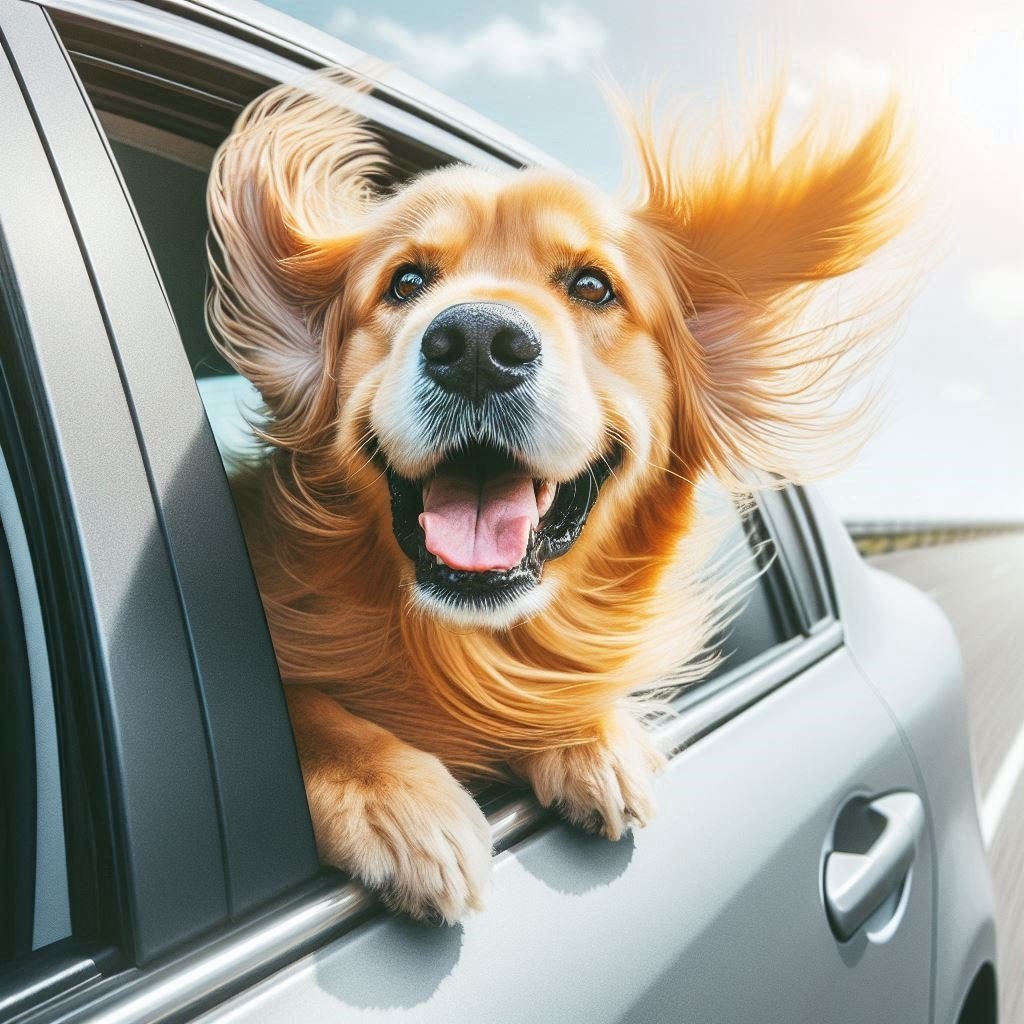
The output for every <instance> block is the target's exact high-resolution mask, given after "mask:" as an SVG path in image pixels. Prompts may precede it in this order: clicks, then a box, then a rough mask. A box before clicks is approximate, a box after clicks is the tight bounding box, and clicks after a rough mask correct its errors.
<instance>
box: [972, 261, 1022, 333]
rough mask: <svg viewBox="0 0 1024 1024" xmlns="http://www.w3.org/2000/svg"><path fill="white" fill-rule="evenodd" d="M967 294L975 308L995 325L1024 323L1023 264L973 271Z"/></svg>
mask: <svg viewBox="0 0 1024 1024" xmlns="http://www.w3.org/2000/svg"><path fill="white" fill-rule="evenodd" d="M967 294H968V297H969V299H970V301H971V304H972V305H973V306H974V307H975V309H977V310H978V311H979V312H981V313H982V314H983V315H984V316H986V317H988V318H989V320H991V321H992V322H993V323H994V324H995V325H996V326H997V327H1008V326H1010V325H1014V324H1021V323H1024V263H1018V264H1016V265H1013V264H1009V265H1004V266H1000V267H990V268H989V269H988V270H982V271H979V272H977V273H975V274H973V275H972V276H971V277H970V278H969V279H968V286H967Z"/></svg>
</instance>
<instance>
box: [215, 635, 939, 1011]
mask: <svg viewBox="0 0 1024 1024" xmlns="http://www.w3.org/2000/svg"><path fill="white" fill-rule="evenodd" d="M914 784H915V778H914V773H913V768H912V765H911V764H910V761H909V759H908V758H907V756H906V754H905V753H904V751H903V750H902V748H901V745H900V743H899V739H898V736H897V734H896V730H895V729H894V728H893V726H892V723H891V721H890V720H889V718H888V716H887V714H886V713H885V710H884V709H883V708H882V707H881V705H880V704H879V702H878V701H877V698H876V697H875V695H874V694H873V693H872V691H871V690H870V688H869V687H868V686H867V685H866V684H865V682H864V680H863V679H862V678H861V677H860V674H859V673H858V672H857V670H856V669H855V668H854V667H853V665H852V664H851V663H850V661H849V655H848V654H847V653H846V652H845V651H844V650H842V649H840V650H837V651H835V652H833V653H832V654H830V655H828V656H827V657H826V658H825V659H823V660H822V661H820V662H819V663H818V664H816V665H814V666H813V667H812V668H810V669H808V670H806V671H805V672H804V673H802V674H801V676H800V677H799V678H798V679H795V680H792V681H791V682H789V683H787V684H785V685H783V686H781V687H779V688H778V689H777V690H776V691H775V692H773V693H772V694H770V695H769V696H767V697H765V698H764V699H763V700H761V701H760V702H758V703H757V704H755V705H754V706H753V707H751V708H749V709H748V710H746V711H744V712H743V713H742V714H741V715H739V716H737V717H735V718H734V719H732V720H731V721H729V722H728V723H727V724H725V725H723V726H720V727H719V728H718V729H716V730H714V731H713V732H711V733H709V734H708V735H707V736H705V737H704V738H703V739H701V740H699V741H698V742H697V743H695V744H693V745H692V746H690V747H688V748H687V749H686V750H685V751H683V752H682V753H681V754H679V755H678V756H677V757H676V758H674V759H673V761H672V762H671V764H670V766H669V768H668V770H667V771H666V772H665V774H664V776H663V777H662V778H661V779H660V780H659V783H658V787H657V796H658V800H659V804H660V814H659V816H658V818H657V819H656V820H655V821H654V822H653V823H652V824H650V825H649V826H648V827H647V828H646V829H644V830H643V831H642V832H640V833H639V834H637V835H636V837H635V839H629V838H627V839H624V840H622V841H620V842H619V843H608V842H607V841H605V840H603V839H600V838H596V837H590V836H585V835H582V834H580V833H578V832H576V831H575V830H572V829H570V828H568V827H567V826H565V825H562V824H552V825H550V826H549V827H547V828H546V829H545V830H544V831H542V832H541V833H539V834H537V835H534V836H532V837H530V838H529V839H528V840H526V841H525V842H523V843H521V844H519V845H518V846H516V847H515V848H514V849H513V850H510V851H509V852H507V853H505V854H503V855H502V856H501V857H500V858H499V859H498V862H497V864H496V871H495V879H494V887H493V891H492V893H491V896H490V899H489V901H488V906H487V909H486V910H485V911H484V912H483V913H481V914H477V915H474V916H472V917H471V918H469V919H468V920H467V921H466V922H465V923H464V924H463V925H462V926H461V927H460V928H456V929H438V928H430V927H425V926H419V925H413V924H410V923H409V922H407V921H404V920H402V919H399V918H382V919H378V920H376V921H374V922H372V923H371V924H369V925H367V926H365V927H364V928H363V929H361V930H360V931H359V932H357V933H355V934H353V935H351V936H348V937H346V938H345V939H343V940H341V941H340V942H338V943H335V944H332V945H330V946H327V947H325V948H323V949H319V950H317V951H316V952H315V953H312V954H310V955H309V956H307V957H305V958H304V959H303V960H301V961H299V962H297V963H296V964H295V965H293V966H292V967H289V968H287V969H286V970H285V971H283V972H281V973H280V974H278V975H275V976H273V977H271V978H269V979H268V980H267V981H265V982H263V983H262V984H260V985H258V986H256V987H254V988H253V989H252V990H250V991H249V992H247V993H245V994H244V995H241V996H238V997H236V998H235V999H234V1000H232V1001H229V1002H228V1003H226V1004H225V1005H224V1006H223V1007H221V1008H218V1009H217V1010H214V1011H211V1012H210V1013H209V1014H207V1015H204V1016H203V1017H201V1018H200V1019H201V1020H202V1021H204V1022H210V1024H212V1022H214V1021H217V1022H235V1021H243V1020H259V1021H265V1022H282V1024H283V1022H286V1021H292V1020H295V1019H302V1020H303V1021H307V1022H310V1024H313V1022H317V1021H328V1020H338V1019H344V1020H352V1021H359V1020H374V1021H391V1020H408V1021H417V1020H422V1021H441V1020H443V1021H451V1022H456V1021H458V1022H461V1021H466V1022H469V1021H480V1020H509V1021H513V1020H514V1021H522V1022H528V1021H537V1022H542V1021H551V1020H585V1021H589V1022H595V1024H596V1022H612V1021H654V1020H676V1019H681V1020H687V1021H694V1022H698V1021H707V1022H712V1021H714V1022H722V1021H729V1022H730V1024H743V1022H751V1024H753V1022H758V1024H762V1022H764V1021H773V1022H774V1021H779V1022H782V1021H785V1022H787V1024H803V1022H807V1024H811V1022H814V1024H818V1022H820V1021H823V1020H827V1021H829V1022H834V1024H841V1022H845V1021H850V1022H853V1021H878V1020H899V1021H901V1022H902V1024H911V1022H914V1021H927V1020H928V1019H929V1015H928V1004H929V985H930V971H929V964H930V959H931V903H932V889H931V877H930V876H931V857H930V851H929V849H928V847H927V844H923V845H922V848H921V849H920V850H919V851H918V858H917V860H916V861H915V865H914V868H913V878H912V882H911V885H910V893H909V900H908V904H907V906H906V908H905V911H904V918H903V920H902V921H901V923H900V925H899V927H898V928H897V929H896V932H895V934H894V935H893V936H892V937H891V938H889V939H888V941H885V942H880V943H879V942H873V941H870V940H868V939H867V938H866V937H865V935H864V933H863V932H862V933H860V934H859V935H858V936H857V937H856V938H855V939H854V940H853V941H852V942H850V943H848V944H841V943H838V942H836V940H835V939H834V937H833V935H832V933H831V931H830V929H829V925H828V921H827V919H826V915H825V909H824V906H823V904H822V898H821V890H820V876H821V857H822V850H823V846H824V844H825V841H826V839H827V837H828V835H829V832H830V829H831V826H832V824H833V821H834V818H835V816H836V814H837V813H838V811H839V809H840V807H841V805H842V803H843V802H844V801H845V798H846V797H848V796H853V795H855V794H858V793H868V794H875V793H884V792H889V791H892V790H896V789H902V788H912V787H913V786H914Z"/></svg>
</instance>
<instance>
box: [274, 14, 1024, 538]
mask: <svg viewBox="0 0 1024 1024" xmlns="http://www.w3.org/2000/svg"><path fill="white" fill-rule="evenodd" d="M271 6H274V7H277V8H279V9H281V10H283V11H286V12H287V13H289V14H291V15H293V16H294V17H298V18H300V19H302V20H304V21H307V22H309V23H310V24H313V25H316V26H317V27H318V28H322V29H326V30H327V31H330V32H332V33H333V34H335V35H336V36H338V37H339V38H341V39H343V40H344V41H345V42H347V43H350V44H351V45H353V46H355V47H358V48H359V49H361V50H364V51H366V52H367V53H370V54H373V55H374V56H377V57H380V58H382V59H384V60H386V61H388V62H390V63H392V64H395V65H397V66H398V67H400V68H401V69H402V70H403V71H406V72H408V73H409V74H411V75H413V76H415V77H416V78H419V79H420V80H421V81H424V82H426V83H428V84H430V85H431V86H433V87H434V88H436V89H439V90H440V91H441V92H443V93H446V94H448V95H449V96H452V97H453V98H455V99H457V100H459V101H460V102H462V103H464V104H466V105H467V106H469V107H471V108H473V109H474V110H477V111H478V112H480V113H481V114H484V115H485V116H487V117H489V118H490V119H491V120H493V121H495V122H497V123H498V124H500V125H502V126H503V127H504V128H507V129H509V130H511V131H513V132H515V133H516V134H518V135H520V136H521V137H523V138H524V139H526V140H528V141H529V142H531V143H533V144H534V145H536V146H538V147H539V148H540V149H542V150H544V151H546V152H547V153H549V154H550V155H551V156H553V157H555V158H556V159H558V160H560V161H561V162H562V163H564V164H566V165H567V166H569V167H571V168H572V169H573V170H574V171H576V172H578V173H580V174H582V175H584V176H585V177H587V178H590V179H591V180H593V181H595V182H597V183H598V184H599V185H601V186H603V187H605V188H607V189H609V190H614V189H615V188H616V187H617V186H618V184H619V183H620V180H621V177H622V168H623V146H622V142H621V139H620V137H619V135H618V133H617V129H616V126H615V122H614V120H613V118H612V117H611V115H610V114H609V112H608V110H607V108H606V106H605V103H604V100H603V99H602V93H601V89H600V86H599V76H601V75H609V74H610V75H611V76H612V77H613V78H614V79H615V80H616V81H617V82H618V83H619V84H620V85H621V86H622V87H623V88H624V89H625V90H626V92H627V93H628V94H631V95H635V96H639V95H641V94H642V93H643V91H644V89H645V88H646V87H647V86H649V85H650V84H651V83H652V82H654V81H657V82H658V84H659V91H660V94H661V95H663V96H680V97H684V98H685V99H686V101H687V103H688V104H689V105H696V106H698V107H701V106H703V107H704V108H705V109H715V110H717V109H719V108H723V100H724V101H729V100H730V99H731V100H732V101H733V106H732V108H731V109H733V110H735V111H736V112H737V114H740V113H741V112H742V110H743V102H742V100H743V97H744V96H745V95H747V93H745V92H744V91H743V82H744V81H749V79H750V69H751V68H752V67H762V68H768V69H770V70H776V69H781V70H784V71H785V74H786V79H787V82H788V85H787V88H786V100H785V116H786V117H787V118H788V119H790V121H792V122H793V123H796V122H797V120H798V119H799V117H800V114H801V112H803V111H806V110H807V109H808V108H809V106H810V104H811V103H812V102H813V98H814V97H815V96H817V95H819V94H821V92H822V91H823V90H824V91H826V92H827V95H828V96H829V97H830V100H831V99H834V100H835V101H836V102H837V103H838V104H841V105H842V107H843V109H851V110H867V109H869V108H870V107H872V106H873V104H874V103H875V102H880V101H881V99H882V98H883V97H884V96H885V95H887V94H888V92H889V91H890V90H891V89H893V88H894V87H895V89H896V90H897V91H898V94H899V96H900V97H901V101H902V103H903V107H904V110H905V112H906V117H907V121H908V123H909V124H910V125H911V126H912V131H913V141H914V150H913V152H914V162H913V167H914V176H913V182H912V188H913V191H914V194H915V199H916V202H917V207H918V209H919V210H920V211H921V218H920V222H919V225H918V230H917V231H915V232H914V233H913V235H912V236H911V239H912V242H911V244H913V245H916V246H918V248H919V251H918V252H917V253H916V254H914V256H913V258H914V260H915V266H920V267H921V268H922V269H921V270H920V271H919V272H918V273H917V275H916V283H915V285H914V288H913V292H912V298H911V300H910V301H909V303H908V306H907V310H906V313H905V315H904V317H903V319H902V321H901V322H900V324H899V326H898V328H897V330H896V336H895V337H896V341H895V344H894V347H893V351H892V354H891V356H890V357H889V358H888V359H887V360H886V361H885V362H884V363H883V364H882V365H881V366H880V367H879V370H878V371H877V372H878V380H879V382H880V383H881V385H882V387H883V389H884V394H885V399H884V404H883V413H882V420H881V424H880V427H879V429H878V431H877V433H876V434H875V436H874V438H873V439H872V440H871V441H870V442H869V443H868V444H867V446H866V447H865V448H864V449H863V451H862V452H861V454H860V456H859V457H858V459H857V460H856V462H855V463H853V464H852V465H851V466H850V467H849V468H848V469H847V470H845V471H844V472H843V473H841V474H840V475H839V476H837V477H835V478H833V479H832V480H830V481H827V482H826V483H825V484H823V489H824V490H825V491H826V493H827V494H828V495H829V497H830V498H831V500H832V502H833V504H834V505H835V506H836V507H837V509H838V511H839V512H840V514H842V515H843V516H845V517H846V518H848V519H857V518H864V519H878V518H914V519H917V518H924V519H958V518H972V519H973V518H983V519H987V518H1016V519H1024V394H1022V393H1021V392H1022V387H1024V4H1022V3H1020V2H1019V0H987V2H986V0H981V2H974V3H972V4H970V5H968V4H965V3H963V0H930V2H918V0H902V2H897V0H890V2H888V3H884V2H879V0H859V2H857V3H850V2H849V0H817V2H798V0H772V2H765V0H761V2H753V0H745V2H744V0H714V2H710V0H686V2H675V3H669V2H652V0H630V2H628V3H627V2H622V0H618V2H615V0H589V2H587V3H586V4H575V3H571V2H570V3H561V2H559V0H554V2H548V3H531V2H529V0H523V2H521V3H519V4H517V5H516V6H515V7H512V6H509V7H508V8H503V7H497V8H496V7H493V6H490V5H486V6H485V5H481V4H474V3H468V2H453V0H433V2H432V3H429V4H424V3H423V2H422V0H415V2H413V0H374V2H373V3H366V2H364V0H348V2H347V3H337V2H334V0H293V2H289V0H279V2H276V3H273V4H271ZM723 109H730V108H729V106H728V103H726V105H725V107H724V108H723ZM741 123H742V118H741V117H737V125H740V124H741Z"/></svg>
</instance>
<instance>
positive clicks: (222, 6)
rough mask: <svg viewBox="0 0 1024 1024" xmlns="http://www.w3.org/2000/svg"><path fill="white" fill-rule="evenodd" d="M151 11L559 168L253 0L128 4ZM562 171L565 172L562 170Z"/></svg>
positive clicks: (70, 2)
mask: <svg viewBox="0 0 1024 1024" xmlns="http://www.w3.org/2000/svg"><path fill="white" fill-rule="evenodd" d="M53 6H55V7H57V8H59V9H63V10H66V11H69V12H72V13H75V14H80V15H83V16H86V17H88V15H89V14H90V13H97V14H101V16H102V18H103V20H112V21H113V20H117V12H118V10H120V11H121V13H124V12H125V9H126V8H127V7H128V4H126V3H124V0H118V2H112V0H56V3H54V5H53ZM132 6H133V7H135V8H136V11H138V9H139V7H149V8H153V9H154V12H155V11H161V12H168V11H169V12H173V13H174V14H177V15H179V16H180V17H184V18H187V19H190V20H193V21H199V22H203V23H206V24H213V25H214V26H215V27H216V28H218V29H219V30H221V31H223V32H226V33H228V34H231V35H235V36H236V37H239V38H244V39H246V40H248V41H251V42H257V43H260V44H262V45H264V46H268V47H269V48H271V49H274V50H276V51H277V52H283V53H285V54H286V55H289V56H292V57H294V58H297V59H298V60H300V61H302V62H303V63H307V64H316V65H320V64H332V65H337V66H339V67H344V68H351V69H353V70H355V71H357V72H358V73H359V74H360V75H361V76H364V77H367V78H369V79H370V80H371V81H372V82H373V83H374V87H375V91H377V92H378V93H379V95H380V96H381V98H382V99H384V100H385V101H387V102H390V103H392V104H394V105H396V106H399V107H402V108H404V109H406V110H410V111H413V112H415V113H416V114H418V115H420V116H425V117H427V118H428V119H429V120H438V121H441V122H443V123H444V125H445V126H446V127H448V128H449V129H452V128H454V129H457V130H458V133H459V134H461V135H464V136H465V137H467V138H468V139H471V140H473V141H476V142H478V143H479V142H484V143H487V144H488V146H487V148H492V149H494V150H496V151H498V152H500V153H502V154H503V155H505V156H506V157H509V158H511V159H512V160H513V161H514V162H517V163H520V164H536V165H540V166H544V167H554V168H558V167H562V165H561V164H560V163H559V162H558V161H557V160H555V159H554V158H553V157H551V156H549V155H548V154H547V153H544V152H543V151H542V150H540V149H538V148H537V147H536V146H533V145H531V144H530V143H529V142H527V141H526V140H524V139H522V138H520V137H519V136H517V135H516V134H515V133H513V132H510V131H508V130H506V129H505V128H502V127H501V126H500V125H497V124H495V123H494V122H493V121H491V120H489V119H488V118H486V117H484V116H483V115H481V114H478V113H477V112H476V111H474V110H471V109H470V108H469V107H467V106H465V105H463V104H462V103H459V102H458V101H457V100H454V99H452V98H451V97H450V96H446V95H444V94H443V93H441V92H439V91H438V90H436V89H434V88H432V87H431V86H429V85H426V84H425V83H423V82H421V81H420V80H419V79H417V78H415V77H413V76H412V75H410V74H408V73H407V72H405V71H403V70H401V68H399V67H397V66H395V65H389V64H387V63H385V62H383V61H381V60H380V59H378V58H376V57H374V56H372V55H370V54H367V53H366V52H364V51H363V50H360V49H358V48H357V47H355V46H352V45H350V44H349V43H346V42H343V41H342V40H340V39H338V38H337V37H335V36H332V35H330V34H329V33H327V32H324V31H322V30H321V29H318V28H315V27H313V26H312V25H310V24H308V23H307V22H304V21H300V20H299V19H298V18H294V17H292V16H291V15H289V14H285V13H284V12H282V11H279V10H276V9H273V8H270V7H267V6H266V5H264V4H262V3H257V2H255V0H140V3H138V4H133V5H132ZM563 169H564V168H563Z"/></svg>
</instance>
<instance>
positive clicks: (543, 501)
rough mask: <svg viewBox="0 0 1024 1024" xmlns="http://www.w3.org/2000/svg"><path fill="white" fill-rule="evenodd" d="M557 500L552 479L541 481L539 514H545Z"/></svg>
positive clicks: (538, 494) (538, 499)
mask: <svg viewBox="0 0 1024 1024" xmlns="http://www.w3.org/2000/svg"><path fill="white" fill-rule="evenodd" d="M554 500H555V485H554V484H553V483H552V482H551V481H550V480H543V481H541V485H540V487H538V488H537V515H538V516H543V515H544V513H545V512H547V510H548V509H549V508H551V503H552V502H553V501H554Z"/></svg>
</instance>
